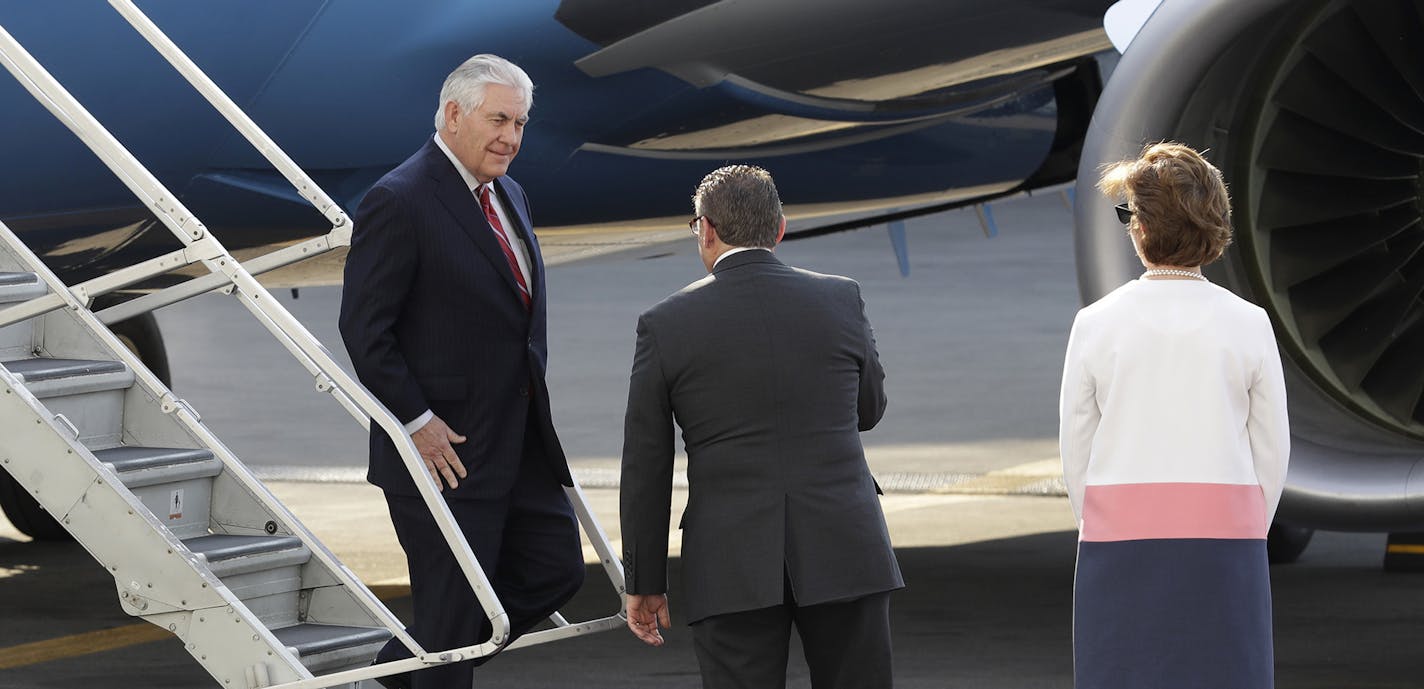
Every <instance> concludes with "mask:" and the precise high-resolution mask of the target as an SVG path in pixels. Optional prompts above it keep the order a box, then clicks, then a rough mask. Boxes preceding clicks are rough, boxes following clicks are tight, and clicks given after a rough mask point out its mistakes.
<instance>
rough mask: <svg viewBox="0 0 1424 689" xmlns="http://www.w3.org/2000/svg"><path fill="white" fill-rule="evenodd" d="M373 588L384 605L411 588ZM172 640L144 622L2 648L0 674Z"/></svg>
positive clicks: (378, 586)
mask: <svg viewBox="0 0 1424 689" xmlns="http://www.w3.org/2000/svg"><path fill="white" fill-rule="evenodd" d="M370 588H371V592H372V593H374V594H376V597H377V598H379V599H381V600H383V601H384V600H393V599H396V598H403V597H405V596H409V595H410V585H409V584H375V585H372V586H371V587H370ZM172 637H173V634H172V633H171V632H169V631H168V630H166V629H163V628H162V627H157V626H154V625H151V624H148V623H147V622H144V623H142V624H129V625H124V626H122V627H113V628H110V629H99V630H96V631H92V632H83V633H81V634H71V635H69V636H61V637H57V638H54V639H46V640H44V641H34V642H31V643H27V644H19V645H16V646H9V647H6V648H0V670H13V669H15V668H18V667H25V666H27V665H38V664H40V663H48V662H50V661H53V660H63V659H65V658H76V657H79V656H86V655H90V654H93V653H103V652H104V651H112V650H114V649H117V648H125V647H128V646H137V645H138V644H146V643H151V642H154V641H162V640H164V639H169V638H172Z"/></svg>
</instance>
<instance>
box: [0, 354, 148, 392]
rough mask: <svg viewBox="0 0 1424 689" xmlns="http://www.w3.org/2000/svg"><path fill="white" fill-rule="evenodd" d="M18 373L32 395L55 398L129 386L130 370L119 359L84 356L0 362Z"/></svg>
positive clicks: (132, 378) (130, 381)
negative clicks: (109, 359) (84, 357)
mask: <svg viewBox="0 0 1424 689" xmlns="http://www.w3.org/2000/svg"><path fill="white" fill-rule="evenodd" d="M0 366H4V367H5V368H6V369H8V370H9V371H10V372H11V373H13V374H15V375H16V376H19V377H20V379H21V380H22V381H23V382H24V384H25V387H26V388H28V389H29V391H30V392H31V393H34V395H35V396H36V397H40V398H45V397H59V396H62V395H78V394H82V393H86V392H100V391H104V390H121V389H123V388H127V387H129V386H130V385H133V380H134V376H133V371H130V370H129V367H128V366H126V365H125V364H124V362H122V361H92V360H87V359H50V358H45V357H41V358H34V359H16V360H14V361H3V362H0Z"/></svg>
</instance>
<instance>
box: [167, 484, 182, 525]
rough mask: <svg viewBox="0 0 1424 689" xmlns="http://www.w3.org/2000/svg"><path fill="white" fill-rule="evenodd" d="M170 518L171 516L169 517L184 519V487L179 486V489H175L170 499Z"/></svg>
mask: <svg viewBox="0 0 1424 689" xmlns="http://www.w3.org/2000/svg"><path fill="white" fill-rule="evenodd" d="M168 518H169V519H182V518H183V489H182V488H179V489H177V490H175V491H173V494H172V496H171V497H170V499H169V500H168Z"/></svg>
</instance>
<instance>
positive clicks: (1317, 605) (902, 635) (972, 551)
mask: <svg viewBox="0 0 1424 689" xmlns="http://www.w3.org/2000/svg"><path fill="white" fill-rule="evenodd" d="M1380 540H1381V539H1378V538H1373V537H1365V536H1359V535H1351V534H1318V535H1317V543H1315V544H1313V545H1312V547H1311V549H1310V550H1309V551H1307V553H1306V555H1305V557H1304V558H1303V559H1302V561H1301V562H1300V563H1298V564H1295V565H1290V566H1285V567H1277V568H1275V569H1274V570H1273V572H1272V576H1273V588H1274V591H1275V609H1276V625H1277V630H1276V648H1277V650H1276V653H1277V667H1278V669H1277V686H1279V687H1281V688H1282V689H1291V688H1297V687H1299V688H1317V687H1318V688H1321V689H1324V688H1326V687H1331V688H1335V687H1400V688H1403V687H1417V686H1419V685H1420V683H1421V677H1420V675H1421V673H1424V660H1421V658H1424V656H1421V654H1420V649H1419V648H1418V639H1419V638H1420V635H1419V626H1420V624H1421V621H1424V596H1421V595H1420V590H1421V586H1424V580H1421V578H1419V576H1417V575H1407V574H1386V573H1383V572H1381V571H1380V569H1379V559H1378V558H1379V553H1380V552H1381V548H1380V546H1381V545H1382V543H1381V542H1380ZM1075 545H1076V544H1075V535H1074V534H1073V533H1071V532H1053V533H1043V534H1036V535H1031V536H1024V537H1017V538H1008V539H1000V540H992V541H983V542H978V543H971V544H967V545H958V546H950V547H931V548H902V549H900V550H898V551H897V554H898V555H899V557H900V562H901V566H902V568H903V570H904V573H905V579H906V582H907V584H908V588H906V589H905V590H904V591H901V592H899V593H897V594H896V595H895V597H894V598H893V599H892V608H891V614H892V617H893V626H894V635H895V650H896V659H895V662H896V686H898V687H901V689H930V688H934V689H939V688H941V687H951V686H952V687H984V688H992V689H1000V688H1002V689H1010V688H1012V689H1034V688H1038V687H1045V688H1046V687H1055V688H1067V687H1070V686H1072V649H1071V615H1072V605H1071V600H1072V599H1071V594H1072V577H1073V559H1074V551H1075ZM677 565H678V563H677V561H674V563H673V566H674V571H673V572H672V574H671V581H672V582H673V586H674V588H673V591H672V608H673V628H672V629H671V630H668V631H665V632H664V636H665V637H666V638H667V640H668V643H667V645H666V646H664V647H662V648H660V649H654V648H651V647H647V646H644V645H642V644H641V643H640V642H638V641H637V640H636V639H634V638H633V637H632V635H631V634H627V633H625V632H623V631H613V632H607V633H602V634H596V635H592V636H588V637H583V638H577V639H570V640H565V641H559V642H554V643H552V644H548V645H543V646H537V647H532V648H527V649H520V650H517V651H512V652H510V653H509V654H508V655H506V656H504V657H501V658H499V659H497V660H496V661H494V662H492V663H490V664H489V665H486V666H485V667H484V668H482V669H481V670H480V671H479V674H478V675H477V679H478V680H479V681H477V683H476V686H477V687H479V686H490V687H525V688H529V689H539V688H546V687H547V688H553V687H560V688H563V687H583V688H587V689H600V688H605V687H606V688H609V689H612V688H619V689H623V688H627V689H643V688H647V689H652V688H655V687H656V688H658V689H682V688H693V687H698V686H699V685H700V682H699V679H698V674H697V664H696V660H695V658H694V656H693V650H692V646H691V634H690V633H689V631H688V630H687V628H686V627H685V625H684V621H683V619H682V618H681V617H680V615H679V607H678V600H679V598H680V595H679V591H678V589H677V582H678V581H679V577H678V572H677V571H676V567H677ZM0 573H3V578H0V615H3V627H0V658H4V657H5V656H4V654H5V653H6V650H7V649H11V648H13V647H15V646H16V645H19V644H25V643H29V642H36V641H45V640H49V639H54V638H57V637H62V636H65V635H69V634H77V633H81V632H87V631H93V630H96V629H103V628H110V627H126V626H129V625H133V624H135V622H136V620H134V619H133V618H130V617H128V616H127V615H125V614H124V613H123V612H122V611H121V610H120V608H119V605H118V602H117V598H116V596H115V593H114V582H113V580H112V579H111V578H110V577H109V576H107V575H106V573H105V572H104V570H103V569H101V568H99V567H98V566H97V565H96V564H95V563H94V562H93V561H92V560H91V559H89V557H88V556H87V555H86V554H85V553H84V551H83V550H82V549H81V548H79V547H78V546H76V545H73V544H51V543H17V542H13V541H3V540H0ZM589 574H590V576H589V578H588V581H589V582H590V583H589V584H588V585H587V586H586V587H585V589H584V591H582V592H581V593H580V594H579V595H578V596H577V597H576V598H575V599H574V601H573V602H572V603H571V604H570V605H569V606H568V608H567V609H566V610H565V616H566V617H568V618H569V619H570V620H581V619H588V618H592V617H597V616H603V615H607V614H609V612H610V611H611V610H613V609H616V607H617V598H616V596H615V595H614V593H613V591H612V588H611V587H610V586H608V585H607V583H606V581H607V580H606V578H604V577H603V574H602V572H601V571H596V570H590V573H589ZM388 604H389V605H390V606H391V608H392V610H394V611H395V612H396V613H397V614H398V615H400V616H402V617H405V616H406V615H408V614H409V599H408V598H404V599H396V600H392V601H389V602H388ZM793 643H794V642H793ZM0 665H3V663H0ZM789 676H790V681H789V682H788V687H794V688H804V687H809V685H810V684H809V680H808V678H807V673H806V669H805V666H804V664H803V663H802V662H801V660H800V651H799V649H796V648H793V652H792V665H791V668H790V670H789ZM211 682H212V680H211V679H209V678H208V677H207V676H206V675H205V674H204V673H203V671H202V670H201V668H199V667H198V665H197V664H196V663H195V662H194V661H192V660H191V659H190V658H189V657H188V656H187V654H186V653H184V652H183V650H182V647H181V645H180V644H179V643H178V642H177V641H176V640H175V639H171V638H170V639H165V640H161V641H156V642H148V643H142V644H137V645H131V646H127V647H123V648H117V649H114V650H108V651H103V652H98V653H87V654H82V655H81V654H75V655H72V656H70V657H67V658H60V659H55V660H50V661H48V662H41V663H37V664H30V665H25V666H22V667H14V668H7V669H0V687H5V688H11V687H13V688H16V689H18V688H21V687H24V688H26V689H30V688H33V689H69V688H74V687H105V688H106V689H139V688H140V687H142V688H160V689H161V688H168V687H173V688H175V689H176V688H184V689H187V688H197V687H209V686H212V683H211Z"/></svg>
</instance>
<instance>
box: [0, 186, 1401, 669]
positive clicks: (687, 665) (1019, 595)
mask: <svg viewBox="0 0 1424 689" xmlns="http://www.w3.org/2000/svg"><path fill="white" fill-rule="evenodd" d="M995 211H996V216H997V219H998V227H999V232H1000V234H999V236H998V237H997V238H994V239H985V238H984V236H983V235H982V234H981V232H980V229H979V227H978V225H977V223H976V221H975V220H974V215H973V213H972V211H960V212H951V213H947V214H942V215H939V216H934V217H931V218H923V219H917V220H914V221H911V222H910V223H908V228H907V229H908V236H909V245H910V250H911V254H910V258H911V269H912V270H911V275H910V277H909V278H908V279H905V278H902V277H900V275H899V273H898V270H897V269H896V265H895V260H894V257H893V255H892V253H891V251H890V245H889V241H888V240H887V239H886V238H885V236H884V234H883V233H880V232H878V231H875V230H867V231H863V232H855V233H847V234H844V235H838V236H833V237H827V238H823V239H818V240H814V241H808V242H795V243H790V244H787V245H785V246H783V247H782V248H781V249H779V250H778V255H780V256H781V257H782V258H783V259H784V260H787V261H788V262H790V263H792V264H795V265H800V266H803V267H807V268H811V269H815V270H821V271H826V272H835V273H841V274H847V275H851V276H853V277H855V278H856V279H858V280H859V281H860V282H861V284H862V287H863V291H864V294H865V298H866V302H867V309H868V312H869V314H870V318H871V321H872V322H873V323H874V325H875V327H876V335H877V341H878V346H879V349H880V354H881V357H882V360H883V361H884V363H885V366H886V369H887V372H888V375H889V377H888V379H887V390H888V392H889V396H890V400H891V402H890V409H889V411H888V413H887V416H886V418H885V420H884V421H883V422H882V423H881V425H880V427H879V428H877V429H876V430H874V431H872V432H870V433H867V434H864V436H863V438H864V441H865V444H866V448H867V456H868V459H869V462H870V465H871V468H872V470H873V471H874V472H875V474H876V476H877V478H879V479H880V481H881V483H882V485H885V486H886V487H887V489H888V490H889V494H888V495H886V496H885V497H884V498H883V505H884V507H885V510H886V513H887V520H888V522H889V525H890V529H891V535H892V538H893V540H894V542H895V544H896V547H897V555H898V556H899V558H900V562H901V566H902V569H903V570H904V573H905V578H906V581H907V584H908V588H906V589H905V590H904V591H901V592H899V593H897V594H896V595H895V596H894V598H893V599H892V624H893V627H894V634H895V648H896V684H897V686H899V687H901V688H902V689H904V688H912V689H917V688H935V689H938V688H941V687H956V688H958V687H974V688H980V687H982V688H984V689H1025V688H1034V687H1058V688H1064V689H1066V688H1067V687H1071V685H1072V647H1071V633H1070V632H1071V619H1072V606H1071V589H1072V576H1073V564H1074V553H1075V546H1076V535H1075V533H1074V530H1073V523H1072V516H1071V513H1070V511H1069V509H1068V506H1067V502H1066V500H1065V499H1064V498H1063V497H1061V491H1060V489H1059V486H1058V484H1057V481H1058V480H1059V479H1058V478H1057V477H1056V476H1055V475H1054V474H1055V471H1056V468H1055V467H1056V464H1057V455H1056V437H1055V436H1056V418H1055V411H1056V410H1055V403H1056V395H1057V386H1058V378H1059V372H1060V367H1061V363H1062V351H1063V350H1062V348H1063V345H1064V343H1065V342H1066V339H1067V332H1068V327H1069V324H1070V323H1071V321H1072V316H1073V312H1074V310H1075V309H1076V307H1077V296H1076V287H1075V284H1074V278H1073V265H1072V263H1073V262H1072V241H1071V232H1070V230H1069V227H1070V226H1071V217H1070V215H1069V214H1068V212H1067V210H1066V209H1065V208H1064V207H1063V205H1062V204H1061V201H1060V200H1059V199H1057V198H1055V197H1048V198H1035V199H1030V200H1027V201H1018V202H1013V203H1007V204H1003V205H1002V206H998V207H996V208H995ZM699 275H700V267H699V266H698V264H697V261H696V258H695V256H694V255H693V254H692V251H691V242H690V239H689V241H688V242H687V243H686V245H685V246H682V245H679V246H675V247H668V248H665V249H659V250H656V251H654V250H649V251H645V252H643V253H641V254H637V255H633V256H623V257H613V258H605V259H598V260H595V261H591V262H588V263H583V264H576V265H568V266H559V267H556V268H554V269H553V270H552V271H551V272H550V277H549V279H550V294H551V312H550V353H551V362H552V366H553V368H552V369H551V371H550V386H551V396H552V401H553V403H554V405H555V420H556V422H557V423H558V427H559V429H560V434H561V436H562V438H563V441H564V445H565V447H566V448H567V449H568V451H569V452H570V455H571V463H572V464H573V467H574V471H575V474H576V475H577V476H579V477H580V480H581V481H582V482H583V484H584V486H585V488H586V491H585V492H586V495H587V497H588V499H589V501H590V504H591V505H592V506H593V509H594V512H595V514H597V516H598V518H599V519H600V521H601V522H602V525H603V527H604V529H605V530H606V531H607V532H608V534H609V537H610V538H612V539H615V540H616V539H617V537H618V535H617V519H616V512H617V491H616V490H615V489H614V488H612V486H614V485H616V473H617V471H616V467H617V459H616V457H617V455H618V452H619V447H620V444H621V419H622V408H623V401H624V398H625V396H626V384H627V382H626V381H627V371H628V368H629V365H630V363H631V360H632V359H631V358H632V345H633V325H634V322H635V318H636V315H637V313H639V312H640V311H641V310H643V309H645V308H646V307H647V306H649V305H651V304H653V303H655V302H656V301H657V300H658V299H660V298H662V296H664V295H666V294H667V293H669V292H671V291H673V290H675V289H677V288H678V287H681V286H682V285H684V284H686V283H687V282H690V281H691V280H693V279H696V278H697V277H699ZM281 299H282V302H283V303H284V304H285V305H287V306H288V307H289V308H290V309H292V310H293V312H294V313H296V314H297V315H298V317H300V318H301V319H302V320H303V322H305V323H307V324H308V326H309V327H310V328H311V330H312V331H313V332H314V333H316V334H317V336H318V337H319V338H321V339H322V340H323V341H324V342H325V343H326V344H327V345H328V347H330V348H331V349H332V351H333V353H334V354H336V355H337V357H338V358H343V357H342V352H341V346H340V339H339V337H337V336H336V333H335V327H334V325H335V306H336V304H337V303H338V301H339V290H337V289H336V288H320V289H303V290H302V292H301V298H300V299H298V300H296V301H292V300H291V299H290V296H288V295H285V294H283V295H281ZM159 319H160V323H161V324H162V326H163V328H164V332H165V333H167V342H168V348H169V353H170V357H171V358H172V360H173V367H174V372H175V376H176V380H175V384H174V389H175V391H176V392H178V394H180V395H182V396H184V397H186V398H187V399H188V400H189V401H190V402H192V403H193V404H194V406H196V407H197V408H198V409H199V410H200V411H201V412H202V413H203V415H204V421H205V422H206V423H208V424H209V425H210V427H212V428H213V429H214V430H215V432H217V434H218V435H219V436H220V437H222V438H223V440H224V442H225V443H227V444H228V445H229V447H231V448H233V449H234V451H236V452H237V454H238V455H239V456H240V457H243V458H244V461H247V462H248V463H249V464H251V465H252V466H254V467H255V468H256V469H257V470H258V471H259V472H260V473H262V474H263V475H265V476H268V477H271V478H273V479H276V480H273V481H270V482H269V485H270V486H271V488H272V489H273V491H274V492H275V493H277V495H278V496H279V497H281V498H282V499H283V501H284V502H286V503H287V504H288V505H289V507H291V508H292V509H293V511H294V512H296V513H297V515H298V516H299V517H300V518H301V519H302V520H303V521H304V522H306V523H307V525H308V526H309V527H310V528H311V529H312V530H313V531H315V532H316V533H317V535H318V536H319V537H320V538H321V539H322V540H323V541H324V542H325V543H326V544H327V546H328V547H330V548H331V549H332V550H333V551H335V552H336V553H337V554H338V556H339V557H340V558H341V559H342V560H343V561H344V562H345V563H346V564H347V565H348V566H350V567H351V568H352V569H353V570H354V571H355V572H356V573H357V574H358V575H359V576H360V577H361V578H362V579H363V580H364V581H366V582H367V583H369V584H372V585H373V586H374V587H375V588H376V590H377V591H378V592H380V593H381V594H382V595H385V596H387V597H389V600H388V604H389V605H390V606H391V608H392V609H393V610H394V611H396V612H397V613H398V614H401V615H404V614H408V612H409V609H408V608H409V599H408V597H404V596H403V595H402V593H403V586H404V585H405V583H406V575H405V571H404V561H403V557H402V555H401V552H400V550H399V548H398V546H397V545H396V542H395V538H394V535H393V533H392V531H391V528H390V525H389V521H388V519H387V516H386V514H385V507H384V502H383V501H382V500H381V498H380V495H379V493H378V492H377V491H376V489H374V488H372V487H370V486H368V485H365V484H364V483H362V482H360V477H361V475H362V473H363V470H362V467H363V465H364V456H365V440H364V433H363V432H361V431H360V429H359V427H358V426H356V424H355V423H353V422H352V421H351V420H350V419H349V418H348V417H346V416H345V413H344V412H343V411H342V410H341V409H340V408H339V407H338V406H337V405H335V404H333V403H332V402H331V401H330V400H329V399H326V398H325V396H324V395H321V394H318V393H315V392H313V391H312V385H311V380H310V379H309V378H307V377H306V376H305V374H304V373H303V372H301V369H300V368H298V367H297V366H296V364H295V363H293V362H291V361H290V360H289V359H287V358H286V354H285V352H284V351H282V350H281V349H280V347H279V346H278V345H276V344H275V343H273V342H271V341H270V340H268V339H266V338H265V335H261V334H260V333H259V332H258V329H257V326H256V325H255V324H254V323H252V322H251V320H250V319H249V318H248V317H247V316H246V315H245V313H244V312H242V310H241V309H240V308H239V307H237V305H236V304H235V303H234V302H233V300H231V299H227V298H224V297H221V296H208V297H202V298H199V299H197V300H194V301H192V302H188V303H185V304H181V305H178V306H175V307H171V308H170V309H165V310H164V311H161V312H160V313H159ZM295 477H303V478H307V479H317V480H304V481H294V480H290V479H292V478H295ZM677 495H678V496H679V497H678V499H679V500H682V499H685V493H684V492H683V491H678V492H677ZM675 509H680V505H679V506H675ZM670 537H671V538H672V539H673V543H674V546H675V545H676V540H677V539H676V534H675V533H674V534H670ZM1383 549H1384V536H1383V535H1376V534H1330V533H1320V534H1317V535H1316V539H1315V542H1314V543H1313V544H1312V545H1311V547H1310V548H1309V549H1308V550H1307V551H1306V552H1305V555H1304V556H1303V557H1302V559H1301V561H1300V562H1299V563H1297V564H1294V565H1289V566H1280V567H1276V568H1274V569H1273V571H1272V575H1273V587H1274V591H1275V615H1276V629H1277V632H1276V633H1277V637H1276V640H1277V643H1276V646H1277V666H1278V682H1277V686H1278V687H1281V688H1282V689H1297V688H1299V689H1316V688H1319V689H1327V688H1328V689H1337V688H1338V689H1354V688H1356V687H1360V688H1376V689H1386V688H1389V689H1394V688H1400V689H1403V688H1405V687H1409V688H1417V687H1421V686H1424V653H1421V649H1420V646H1421V639H1424V633H1421V631H1424V630H1421V626H1424V578H1421V576H1420V575H1411V574H1386V573H1383V572H1382V571H1381V569H1380V560H1381V557H1382V554H1383ZM615 550H617V549H616V548H615ZM674 550H675V548H674ZM586 554H591V551H587V552H586ZM673 566H674V569H675V568H676V567H677V561H676V560H674V563H673ZM677 581H678V579H677V575H676V572H674V574H673V577H672V582H673V591H672V603H671V605H672V610H673V616H674V626H673V628H672V629H671V630H669V631H667V632H665V637H666V638H667V640H668V643H667V645H666V646H664V647H663V648H659V649H653V648H649V647H646V646H643V645H642V644H641V643H639V642H638V641H636V640H635V639H634V638H633V637H632V636H631V634H628V633H626V632H624V631H622V630H619V631H614V632H607V633H602V634H596V635H591V636H588V637H583V638H576V639H570V640H566V641H560V642H556V643H552V644H548V645H544V646H538V647H533V648H527V649H517V650H515V651H511V652H510V653H508V654H507V655H505V656H502V657H500V658H498V659H496V660H495V661H493V662H491V663H489V664H488V665H487V666H485V667H484V668H482V669H481V670H480V674H479V678H480V684H479V685H477V686H488V687H509V688H521V687H527V688H531V689H532V688H540V687H580V688H589V689H599V688H603V687H607V688H615V687H616V688H623V687H635V688H636V687H649V688H652V687H657V688H669V689H681V688H686V687H696V686H698V685H699V682H698V676H697V670H696V661H695V658H694V657H693V652H692V649H691V646H690V635H689V634H688V630H687V629H686V627H685V626H684V625H683V624H682V623H681V618H680V617H679V615H680V606H679V602H678V601H679V598H680V594H679V589H678V585H677ZM617 607H618V603H617V599H616V596H615V595H614V593H613V590H612V588H611V587H610V586H609V585H608V584H607V582H606V577H604V575H603V574H602V571H601V569H598V568H597V567H595V568H594V569H592V570H590V576H589V577H588V583H587V584H586V586H585V589H584V591H582V592H581V593H580V594H579V596H577V597H576V598H575V599H574V601H573V602H572V603H571V604H570V607H569V609H568V610H567V611H566V612H567V616H568V617H569V618H570V619H571V620H577V619H588V618H591V617H601V616H605V615H607V614H609V613H611V612H612V611H615V610H616V609H617ZM799 662H800V661H799V660H797V659H796V654H794V653H793V666H792V668H791V671H790V674H791V681H790V683H789V684H788V686H790V687H792V688H793V689H799V688H804V687H807V686H809V683H808V680H807V676H806V672H805V669H804V666H802V665H800V664H799ZM211 686H213V684H212V681H211V680H210V679H209V678H208V677H207V676H206V675H205V674H204V673H203V671H202V670H201V669H200V668H199V667H198V666H197V664H196V663H195V662H194V661H192V660H191V659H190V658H189V657H188V656H187V654H186V653H185V652H183V650H182V648H181V645H180V644H178V643H177V642H176V641H175V640H174V639H172V638H171V637H167V633H166V632H163V631H162V630H159V629H158V628H156V627H151V626H149V625H147V624H146V623H143V622H141V621H138V620H135V619H133V618H130V617H128V616H127V615H125V614H124V613H123V612H122V610H121V609H120V607H119V605H118V602H117V596H116V595H115V588H114V582H113V579H112V578H110V577H109V576H107V575H106V574H105V572H104V570H103V569H102V568H100V567H99V566H98V565H97V564H95V563H94V561H93V560H92V559H90V558H89V557H88V556H87V554H85V553H84V551H83V550H82V549H80V548H78V547H77V546H74V545H72V544H68V545H66V544H51V543H32V542H27V541H26V539H25V538H24V537H23V536H21V535H20V534H19V533H17V532H15V531H14V530H13V529H11V528H10V527H9V525H8V524H6V523H5V522H4V521H3V520H0V689H11V688H14V689H20V688H31V687H33V688H42V689H80V688H83V689H97V688H103V689H140V688H143V689H149V688H157V689H165V688H173V689H198V688H203V687H211Z"/></svg>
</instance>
